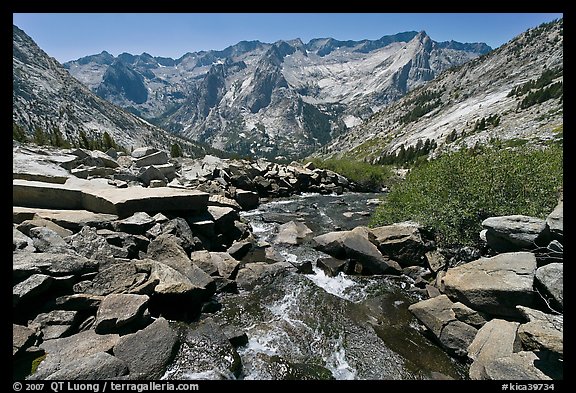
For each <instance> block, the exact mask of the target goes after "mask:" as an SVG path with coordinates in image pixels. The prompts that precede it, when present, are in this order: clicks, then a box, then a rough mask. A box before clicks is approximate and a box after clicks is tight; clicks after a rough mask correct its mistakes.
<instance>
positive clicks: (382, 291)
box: [216, 193, 465, 380]
mask: <svg viewBox="0 0 576 393" xmlns="http://www.w3.org/2000/svg"><path fill="white" fill-rule="evenodd" d="M376 197H377V195H375V194H355V193H350V194H344V195H340V196H336V195H328V196H326V195H317V194H306V195H302V196H296V197H291V198H287V199H283V200H278V201H273V202H269V203H265V204H262V205H261V206H260V207H259V208H258V209H257V210H253V211H250V212H245V213H244V214H243V216H244V218H245V219H246V220H247V221H249V222H250V224H251V225H252V227H253V230H254V234H255V236H257V238H258V239H259V240H262V241H268V242H270V243H273V239H274V236H275V235H276V232H277V227H278V226H279V225H280V224H279V223H280V222H286V221H289V220H292V219H294V220H300V221H302V222H304V223H305V224H306V225H307V226H308V227H309V228H310V229H312V230H313V232H314V236H316V235H319V234H322V233H326V232H330V231H334V230H336V229H338V228H339V229H342V230H348V229H352V228H354V227H355V226H358V225H366V224H367V223H368V221H369V214H370V213H371V212H372V211H373V209H374V206H373V205H368V204H367V203H366V202H367V200H368V199H371V198H376ZM274 247H275V248H276V249H277V250H278V251H279V253H280V254H281V255H283V256H284V257H285V258H286V260H288V261H290V262H293V263H295V264H300V263H303V262H305V261H311V262H312V264H313V266H314V274H300V273H296V272H285V273H283V274H281V275H279V276H276V277H275V278H274V279H273V281H269V282H266V283H265V284H263V285H259V286H257V287H256V288H254V289H253V290H251V291H241V292H240V294H236V295H226V296H224V297H223V298H222V299H221V303H222V305H223V308H222V310H221V311H220V312H218V313H217V314H216V316H217V317H218V318H219V319H220V320H221V321H222V322H225V323H227V324H231V325H234V326H237V327H239V328H242V329H243V330H245V331H246V333H247V335H248V338H249V341H248V344H247V345H245V346H242V347H240V348H238V353H239V354H240V357H241V359H242V365H243V367H242V374H241V375H240V378H241V379H328V378H334V379H387V380H391V379H432V378H438V377H450V378H455V379H461V378H463V377H464V375H465V370H464V367H463V365H462V364H460V363H459V362H456V361H454V360H453V359H452V358H450V357H449V356H448V355H446V354H445V353H444V352H443V351H442V350H440V349H439V347H437V346H436V345H435V344H434V343H432V342H431V341H430V340H429V339H428V338H426V337H424V336H423V335H422V333H421V332H420V331H419V326H418V324H417V322H416V320H415V318H414V317H413V316H412V315H411V313H410V312H409V311H408V306H409V305H410V304H412V303H415V302H416V301H418V300H419V299H418V297H417V295H415V294H414V293H413V292H410V287H411V285H412V284H411V283H412V281H411V279H410V278H408V277H405V276H403V277H398V276H366V277H364V276H348V275H344V274H342V273H340V275H338V276H337V277H328V276H326V275H325V274H324V272H323V271H322V270H321V269H319V268H317V267H315V261H316V259H317V258H319V257H325V256H326V254H323V253H321V252H318V251H316V250H314V249H313V248H312V247H310V245H309V244H308V243H307V242H305V243H303V244H301V245H298V246H288V245H274ZM223 374H225V372H224V371H222V372H221V373H219V374H218V375H223ZM228 374H229V373H228Z"/></svg>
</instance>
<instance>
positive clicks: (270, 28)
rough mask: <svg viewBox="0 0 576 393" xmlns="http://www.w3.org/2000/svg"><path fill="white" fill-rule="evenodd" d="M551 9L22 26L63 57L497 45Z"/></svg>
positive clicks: (73, 17)
mask: <svg viewBox="0 0 576 393" xmlns="http://www.w3.org/2000/svg"><path fill="white" fill-rule="evenodd" d="M562 16H563V15H562V14H551V13H465V14H459V13H408V14H401V13H389V14H386V13H369V14H366V13H327V14H320V13H314V14H306V13H272V14H265V13H251V14H226V13H215V14H207V13H205V14H202V13H196V14H194V13H189V14H182V13H179V14H169V13H156V14H153V13H148V14H145V13H124V14H120V13H107V14H94V13H84V14H73V13H60V14H58V13H44V14H33V13H19V14H13V20H14V24H15V25H16V26H18V27H19V28H21V29H22V30H24V31H25V32H26V33H27V34H28V35H29V36H30V37H32V39H33V40H34V41H35V42H36V43H37V44H38V45H39V46H40V47H41V48H42V49H43V50H44V51H45V52H46V53H48V54H49V55H50V56H52V57H54V58H56V59H57V60H58V61H60V62H65V61H69V60H75V59H78V58H80V57H83V56H87V55H92V54H97V53H100V52H102V51H103V50H106V51H108V52H109V53H111V54H113V55H114V56H117V55H118V54H120V53H122V52H128V53H131V54H141V53H143V52H147V53H149V54H151V55H152V56H164V57H172V58H179V57H181V56H182V55H184V54H185V53H187V52H196V51H200V50H210V49H215V50H221V49H224V48H226V47H227V46H230V45H233V44H236V43H237V42H239V41H242V40H259V41H262V42H269V43H271V42H275V41H277V40H290V39H293V38H300V39H302V41H303V42H304V43H307V42H308V41H310V40H311V39H312V38H324V37H332V38H335V39H338V40H362V39H372V40H373V39H378V38H380V37H382V36H384V35H391V34H396V33H400V32H404V31H411V30H415V31H421V30H425V31H426V32H427V33H428V35H429V36H430V37H431V38H432V39H433V40H435V41H449V40H455V41H460V42H485V43H487V44H488V45H490V46H491V47H492V48H497V47H498V46H500V45H502V44H504V43H506V42H508V41H509V40H510V39H512V38H513V37H515V36H516V35H518V34H520V33H521V32H523V31H525V30H527V29H529V28H531V27H536V26H538V25H539V24H541V23H544V22H549V21H551V20H553V19H556V18H560V17H562Z"/></svg>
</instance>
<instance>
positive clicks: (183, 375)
mask: <svg viewBox="0 0 576 393" xmlns="http://www.w3.org/2000/svg"><path fill="white" fill-rule="evenodd" d="M182 330H183V331H182V333H181V336H182V338H181V341H182V344H181V346H180V349H179V351H178V354H177V356H176V361H175V362H174V364H172V365H171V366H170V369H169V370H168V372H167V375H169V378H170V379H187V378H190V376H191V375H197V374H205V373H209V372H213V371H214V372H219V373H222V374H223V375H226V374H229V373H232V374H234V375H235V376H236V377H238V376H239V375H240V371H241V369H242V362H241V360H240V356H239V355H238V352H236V349H235V348H234V347H233V346H232V344H231V343H230V341H229V340H228V338H227V337H226V335H225V334H224V332H223V330H222V328H221V327H220V326H219V325H218V324H217V323H216V322H214V320H213V319H211V318H208V319H205V320H203V321H202V322H199V323H197V324H194V325H192V326H190V327H186V328H183V329H182Z"/></svg>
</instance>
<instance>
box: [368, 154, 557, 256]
mask: <svg viewBox="0 0 576 393" xmlns="http://www.w3.org/2000/svg"><path fill="white" fill-rule="evenodd" d="M562 160H563V151H562V146H550V147H548V148H546V149H544V150H536V149H532V148H529V147H528V146H521V147H519V148H518V149H516V150H512V149H505V150H501V149H496V148H493V147H485V148H480V149H479V148H475V149H467V150H460V151H457V152H454V153H450V154H446V155H443V156H441V157H440V158H438V159H436V160H433V161H431V162H427V163H424V164H423V165H421V166H419V167H415V168H413V169H412V170H411V172H410V173H409V175H408V176H407V178H406V180H405V181H404V182H402V183H399V184H398V185H397V186H396V187H395V188H394V189H393V190H392V192H391V193H390V194H389V195H388V197H387V198H386V199H385V202H384V203H383V204H382V205H381V206H379V208H378V209H377V210H376V212H375V213H374V215H373V217H372V221H371V226H381V225H389V224H392V223H394V222H401V221H405V220H413V221H416V222H419V223H420V224H422V225H424V226H426V227H428V228H429V229H432V230H434V231H435V232H436V235H437V236H436V237H437V241H438V244H439V245H441V246H449V245H455V244H460V245H476V244H477V243H478V241H479V236H478V235H479V232H480V231H481V229H482V226H481V223H482V221H483V220H484V219H486V218H487V217H491V216H501V215H511V214H525V215H528V216H534V217H542V218H543V217H545V216H546V215H547V214H549V213H550V212H551V211H552V209H553V208H554V206H555V205H556V202H557V190H558V189H559V188H560V187H561V186H562V176H563V162H562Z"/></svg>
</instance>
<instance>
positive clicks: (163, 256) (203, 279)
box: [147, 234, 216, 296]
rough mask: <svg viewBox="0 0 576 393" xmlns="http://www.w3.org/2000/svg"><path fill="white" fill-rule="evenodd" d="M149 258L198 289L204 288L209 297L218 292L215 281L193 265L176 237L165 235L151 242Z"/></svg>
mask: <svg viewBox="0 0 576 393" xmlns="http://www.w3.org/2000/svg"><path fill="white" fill-rule="evenodd" d="M147 257H148V258H150V259H153V260H155V261H158V262H162V263H163V264H165V265H167V266H170V267H171V268H173V269H175V270H177V271H178V272H180V273H182V274H183V275H184V276H185V277H186V278H188V280H189V281H190V282H191V284H192V285H194V286H195V287H197V288H204V289H205V290H206V291H207V292H210V293H208V294H207V296H210V295H211V294H213V293H214V291H215V290H216V285H215V284H214V280H213V279H212V278H211V277H210V276H209V275H208V274H206V273H205V272H204V271H203V270H202V269H200V268H199V267H197V266H196V265H194V264H193V263H192V261H191V260H190V258H188V255H186V251H184V249H183V248H182V247H181V246H180V245H179V244H178V239H177V238H176V237H175V236H174V235H169V234H163V235H160V236H158V237H157V238H156V239H154V240H153V241H151V242H150V245H149V246H148V254H147Z"/></svg>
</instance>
